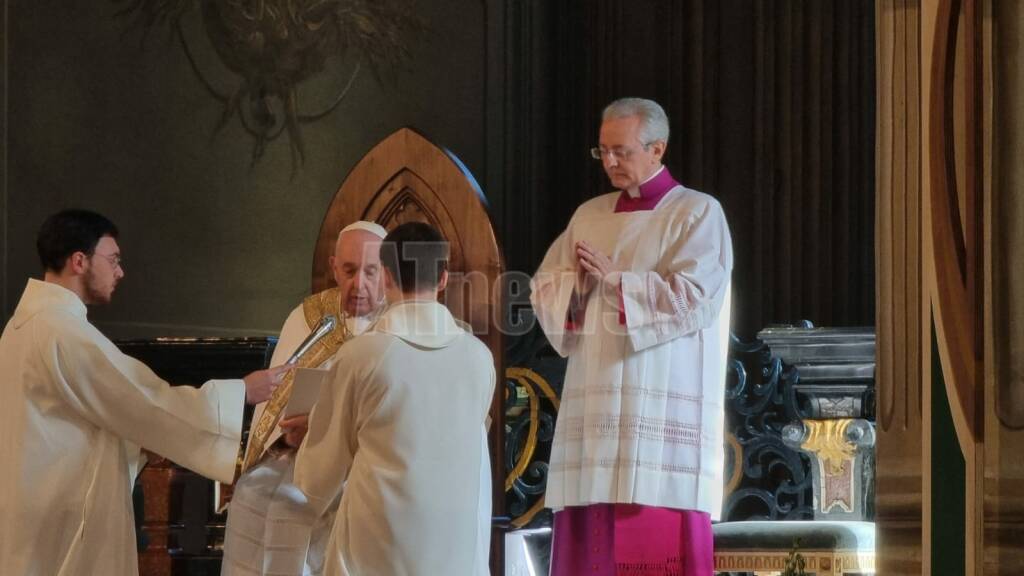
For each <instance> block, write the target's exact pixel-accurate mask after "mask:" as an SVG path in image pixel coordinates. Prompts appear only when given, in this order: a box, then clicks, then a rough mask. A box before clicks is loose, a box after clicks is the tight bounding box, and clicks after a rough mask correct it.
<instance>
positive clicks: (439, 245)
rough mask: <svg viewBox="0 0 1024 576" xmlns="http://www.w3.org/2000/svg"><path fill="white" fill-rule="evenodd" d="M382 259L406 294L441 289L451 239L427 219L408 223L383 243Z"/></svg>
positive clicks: (381, 246) (381, 248)
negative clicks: (446, 237)
mask: <svg viewBox="0 0 1024 576" xmlns="http://www.w3.org/2000/svg"><path fill="white" fill-rule="evenodd" d="M380 262H381V264H383V265H384V268H385V269H387V271H388V272H390V273H391V277H392V278H394V279H395V282H396V283H397V284H398V285H399V286H400V287H401V289H402V292H403V293H406V294H408V293H410V292H421V291H424V290H429V289H431V288H437V286H438V284H440V283H441V275H442V274H443V273H444V271H445V270H447V269H448V241H447V240H445V239H444V236H441V233H440V232H438V231H437V230H435V229H434V227H433V226H431V225H429V224H424V223H423V222H406V223H405V224H402V225H401V226H399V227H398V228H395V229H394V230H392V231H391V232H390V233H389V234H388V235H387V237H386V238H384V241H383V242H382V243H381V245H380Z"/></svg>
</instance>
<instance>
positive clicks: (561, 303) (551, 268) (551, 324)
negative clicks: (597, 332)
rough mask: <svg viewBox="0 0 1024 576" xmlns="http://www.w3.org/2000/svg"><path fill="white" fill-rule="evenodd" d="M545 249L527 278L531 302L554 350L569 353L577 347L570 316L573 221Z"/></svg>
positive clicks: (573, 271)
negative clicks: (530, 276) (529, 277)
mask: <svg viewBox="0 0 1024 576" xmlns="http://www.w3.org/2000/svg"><path fill="white" fill-rule="evenodd" d="M569 226H570V227H569V228H568V229H566V230H565V231H564V232H562V233H561V234H560V235H559V236H558V238H556V239H555V241H554V243H553V244H551V247H550V248H548V252H547V255H545V256H544V261H543V262H542V263H541V265H540V268H538V269H537V273H536V274H534V276H533V278H532V279H531V280H530V303H531V304H533V310H534V313H535V314H536V315H537V320H538V321H539V322H540V326H541V328H543V329H544V334H545V335H546V336H547V338H548V342H550V343H551V346H552V348H554V349H555V352H558V353H559V354H560V355H562V356H568V355H569V354H571V353H572V351H573V350H574V349H575V348H576V342H577V340H578V338H579V336H578V333H577V331H576V330H577V328H578V325H576V323H575V322H574V321H573V318H571V317H570V314H569V312H570V308H571V307H572V305H573V303H574V301H575V298H574V294H575V291H576V279H577V272H576V254H575V250H574V248H573V241H572V237H571V229H572V228H571V227H572V222H570V223H569Z"/></svg>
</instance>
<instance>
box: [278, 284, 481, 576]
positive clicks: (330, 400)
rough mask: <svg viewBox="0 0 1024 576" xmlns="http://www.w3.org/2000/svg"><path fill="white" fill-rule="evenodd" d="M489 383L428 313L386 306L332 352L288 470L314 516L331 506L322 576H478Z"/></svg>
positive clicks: (460, 339) (445, 319)
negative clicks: (323, 382)
mask: <svg viewBox="0 0 1024 576" xmlns="http://www.w3.org/2000/svg"><path fill="white" fill-rule="evenodd" d="M494 384H495V372H494V364H493V359H492V357H491V353H490V351H489V350H488V349H487V347H486V346H484V344H483V343H482V342H480V341H479V340H478V339H477V338H476V337H475V336H473V335H472V334H470V333H468V332H466V331H465V330H463V329H462V328H461V327H459V325H458V324H457V323H456V322H455V320H454V318H452V316H451V313H450V312H449V311H448V309H447V308H445V307H444V306H442V305H441V304H439V303H437V302H430V301H406V302H400V303H397V304H395V305H393V306H391V307H389V308H388V309H387V310H385V311H384V313H383V314H382V315H381V317H380V318H379V319H378V320H377V321H376V322H375V323H374V324H373V325H371V327H370V329H369V330H368V331H367V332H366V333H365V334H363V335H362V336H359V337H358V338H356V339H354V340H352V341H351V342H349V343H348V344H346V345H344V346H342V347H341V349H340V350H339V351H338V354H337V356H336V357H335V363H334V366H333V368H332V369H331V373H330V374H329V375H328V382H327V383H326V385H325V386H324V389H323V392H322V394H321V396H320V398H319V399H318V400H317V403H316V407H315V408H314V409H313V413H312V415H311V419H310V426H309V433H308V434H307V435H306V439H305V441H304V443H303V444H302V446H301V447H300V448H299V454H298V461H297V463H296V467H295V483H296V485H298V486H299V488H300V489H301V490H302V491H303V492H304V493H305V494H306V495H307V496H308V497H309V499H310V501H311V502H312V503H314V504H316V506H317V508H318V509H319V510H326V509H329V508H330V507H331V505H332V503H333V502H335V501H336V500H337V499H338V498H339V497H340V499H341V501H340V506H339V508H338V513H337V517H336V519H335V522H334V528H333V530H332V531H331V538H330V543H329V544H328V553H327V564H326V570H325V574H328V575H330V576H335V575H357V576H366V575H378V574H379V575H388V576H403V575H423V576H437V575H439V574H457V575H459V576H484V575H486V574H487V573H488V567H487V558H488V542H489V534H490V516H491V478H490V460H489V458H488V450H487V431H486V418H487V414H488V410H489V408H490V404H491V399H492V396H493V394H494ZM346 481H347V483H346ZM343 484H344V485H345V489H344V493H342V485H343Z"/></svg>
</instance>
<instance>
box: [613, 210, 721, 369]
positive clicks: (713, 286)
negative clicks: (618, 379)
mask: <svg viewBox="0 0 1024 576" xmlns="http://www.w3.org/2000/svg"><path fill="white" fill-rule="evenodd" d="M666 245H667V246H668V250H666V253H665V254H664V255H663V258H662V266H661V267H660V268H661V269H662V270H666V273H664V274H660V273H658V272H656V271H652V272H647V273H635V272H624V273H623V274H622V284H621V286H622V302H623V306H624V312H625V316H626V329H627V331H628V333H629V337H630V340H631V341H632V343H633V348H634V350H644V349H646V348H649V347H651V346H654V345H656V344H661V343H664V342H668V341H670V340H672V339H675V338H678V337H680V336H682V335H684V334H689V333H692V332H695V331H697V330H702V329H705V328H708V327H710V326H711V325H712V324H713V323H714V322H715V321H716V319H717V318H718V315H719V314H720V313H721V310H722V306H723V303H724V302H725V299H726V298H725V297H726V294H727V293H728V290H729V284H730V276H731V274H732V263H733V257H732V240H731V239H730V236H729V227H728V225H727V223H726V221H725V214H724V213H723V211H722V208H721V205H719V204H718V202H716V201H714V200H713V199H710V198H708V199H707V201H706V202H704V203H702V205H701V206H700V207H699V208H698V209H697V210H694V211H693V212H691V213H690V214H689V217H688V218H687V219H686V220H685V224H684V225H683V226H682V227H681V229H680V230H679V231H678V236H677V237H676V238H674V239H671V240H670V241H669V242H667V243H666Z"/></svg>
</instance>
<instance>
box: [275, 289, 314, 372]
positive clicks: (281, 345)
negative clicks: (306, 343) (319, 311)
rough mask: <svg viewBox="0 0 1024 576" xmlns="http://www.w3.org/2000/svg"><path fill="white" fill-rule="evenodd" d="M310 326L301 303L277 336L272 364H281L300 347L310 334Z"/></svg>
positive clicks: (286, 320)
mask: <svg viewBox="0 0 1024 576" xmlns="http://www.w3.org/2000/svg"><path fill="white" fill-rule="evenodd" d="M309 331H310V327H309V326H308V325H307V324H306V314H305V312H304V311H303V309H302V304H299V305H298V306H296V307H295V309H294V310H292V312H291V314H289V315H288V318H287V319H285V321H284V326H281V334H280V335H279V336H278V337H277V346H276V347H275V348H274V355H273V356H271V358H270V365H271V366H280V365H281V364H284V363H285V360H288V357H289V356H291V355H292V352H295V350H296V349H298V347H299V344H302V341H303V340H305V339H306V336H309Z"/></svg>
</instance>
